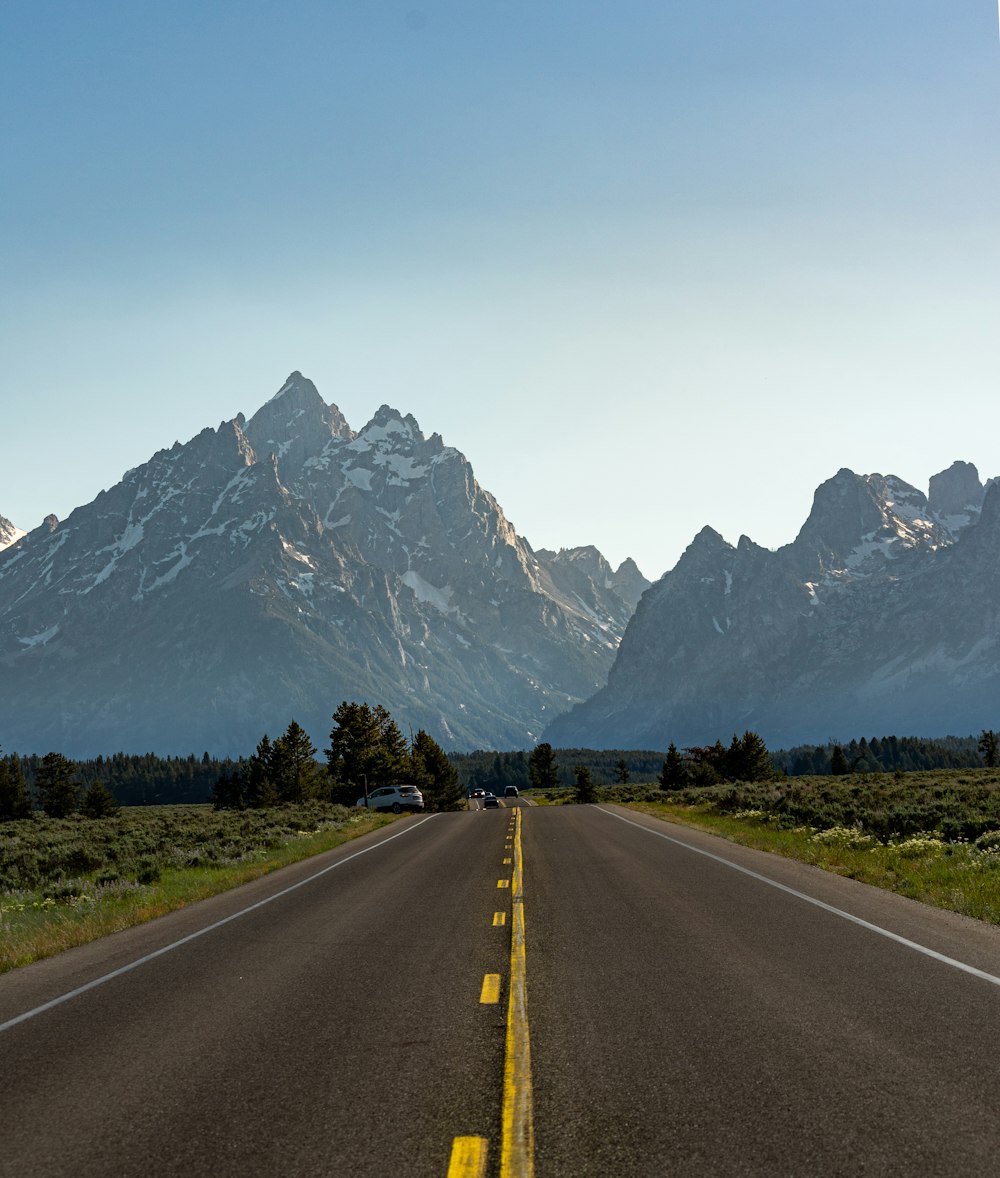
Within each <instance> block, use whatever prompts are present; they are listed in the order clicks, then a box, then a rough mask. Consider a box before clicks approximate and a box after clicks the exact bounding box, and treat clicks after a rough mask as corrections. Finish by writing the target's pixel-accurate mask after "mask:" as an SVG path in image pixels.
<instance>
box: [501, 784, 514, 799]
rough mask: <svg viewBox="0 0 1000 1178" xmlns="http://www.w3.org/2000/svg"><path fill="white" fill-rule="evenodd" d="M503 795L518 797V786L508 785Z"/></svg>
mask: <svg viewBox="0 0 1000 1178" xmlns="http://www.w3.org/2000/svg"><path fill="white" fill-rule="evenodd" d="M503 796H504V797H505V798H516V797H517V786H516V785H508V786H507V788H506V789H505V790H504V791H503Z"/></svg>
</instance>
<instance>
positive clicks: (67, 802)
mask: <svg viewBox="0 0 1000 1178" xmlns="http://www.w3.org/2000/svg"><path fill="white" fill-rule="evenodd" d="M35 788H36V789H37V790H38V798H39V801H40V802H41V805H42V809H43V810H44V811H45V813H46V814H48V816H49V817H50V818H65V817H67V815H69V814H72V813H73V812H74V811H75V810H77V809H78V807H79V805H80V785H79V783H78V782H77V780H76V766H75V765H74V764H73V762H72V761H70V760H69V759H68V758H66V757H64V756H63V755H62V753H46V754H45V756H44V757H42V760H41V763H40V764H39V766H38V772H37V773H36V774H35Z"/></svg>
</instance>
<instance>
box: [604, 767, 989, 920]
mask: <svg viewBox="0 0 1000 1178" xmlns="http://www.w3.org/2000/svg"><path fill="white" fill-rule="evenodd" d="M602 792H603V795H604V797H605V799H606V800H609V801H611V800H616V801H621V802H625V803H627V804H631V805H632V806H634V807H635V808H636V809H639V810H642V811H644V812H645V813H649V814H653V815H655V816H656V817H660V818H665V819H668V820H671V821H675V822H681V823H685V824H687V825H691V826H696V827H698V828H699V829H701V830H706V831H709V832H710V833H712V834H717V835H721V836H722V837H723V838H727V839H729V840H731V841H733V842H737V843H740V844H742V845H744V846H750V847H756V848H758V849H759V850H763V851H770V852H772V853H774V854H779V855H785V856H787V857H788V858H792V859H799V860H801V861H803V862H806V863H812V864H814V865H816V866H817V867H822V868H823V869H825V870H827V871H834V872H837V873H838V874H841V875H846V876H849V877H851V878H852V879H858V880H861V881H863V882H865V883H869V884H872V885H874V886H876V887H880V888H884V889H886V890H888V891H893V892H898V893H900V894H901V895H904V896H909V897H910V898H912V899H914V900H920V901H921V902H923V903H926V904H933V905H936V906H937V907H940V908H948V909H950V910H951V911H953V912H960V913H962V914H963V915H966V916H971V917H974V918H975V919H978V920H984V921H987V922H989V923H991V924H1000V771H998V770H996V769H943V770H931V771H927V772H920V773H896V774H849V775H846V776H843V777H829V776H827V777H794V778H781V779H778V780H776V781H771V782H730V783H726V784H722V785H713V786H707V787H703V788H697V789H680V790H670V791H663V790H652V789H650V788H649V787H636V788H632V789H629V787H622V788H620V789H617V790H606V791H602Z"/></svg>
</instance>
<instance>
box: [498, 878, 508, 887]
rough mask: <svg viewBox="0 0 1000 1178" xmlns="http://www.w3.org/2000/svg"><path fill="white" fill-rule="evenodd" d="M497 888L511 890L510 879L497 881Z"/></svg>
mask: <svg viewBox="0 0 1000 1178" xmlns="http://www.w3.org/2000/svg"><path fill="white" fill-rule="evenodd" d="M497 887H498V888H509V887H510V880H509V879H498V880H497Z"/></svg>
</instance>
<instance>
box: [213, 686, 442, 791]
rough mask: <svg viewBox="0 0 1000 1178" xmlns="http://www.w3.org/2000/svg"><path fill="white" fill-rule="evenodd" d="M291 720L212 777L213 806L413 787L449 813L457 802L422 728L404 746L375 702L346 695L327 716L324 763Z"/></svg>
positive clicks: (439, 754) (438, 754)
mask: <svg viewBox="0 0 1000 1178" xmlns="http://www.w3.org/2000/svg"><path fill="white" fill-rule="evenodd" d="M316 753H317V749H316V747H315V745H313V743H312V741H311V740H310V739H309V736H308V734H307V733H306V731H305V730H304V729H303V728H302V727H301V725H299V724H298V723H297V722H296V721H295V720H292V722H291V723H290V724H289V725H288V727H287V728H286V730H285V731H284V733H283V734H282V735H281V736H279V737H278V738H277V739H275V740H273V741H272V740H271V739H270V737H269V736H268V735H267V734H266V733H265V735H264V736H262V737H261V739H260V741H259V743H258V744H257V747H256V749H255V750H254V752H253V753H252V754H251V755H250V756H249V757H247V758H246V759H242V758H241V760H240V761H239V762H238V763H237V764H236V765H235V766H233V767H232V768H230V769H227V770H224V771H223V772H222V773H221V774H220V775H219V777H218V779H217V780H216V783H215V787H214V790H213V796H212V800H213V802H214V804H215V807H216V809H220V810H222V809H247V808H249V809H259V808H262V807H265V806H273V805H281V804H285V803H288V802H305V801H311V800H314V799H315V800H319V801H326V802H334V803H337V804H340V805H344V806H352V805H354V803H355V801H356V800H357V799H358V798H359V797H363V796H364V795H365V794H366V793H370V792H371V791H372V790H374V789H377V788H379V787H380V786H385V785H394V784H400V783H406V784H412V785H415V786H417V788H418V789H419V790H420V792H421V793H422V794H423V797H424V808H425V809H426V810H431V811H436V810H456V809H458V808H459V807H460V806H461V805H462V804H463V802H464V791H463V789H462V786H461V784H460V783H459V780H458V773H457V772H456V770H455V768H454V766H453V765H452V764H451V762H450V761H449V760H448V757H447V755H446V754H445V752H444V750H443V749H442V748H441V746H440V745H439V744H438V743H437V742H436V741H435V740H434V739H433V737H431V736H430V735H429V734H428V733H427V732H425V731H424V730H423V729H420V731H419V732H417V734H416V735H415V736H414V737H413V739H412V741H411V742H410V743H407V741H406V738H405V737H404V736H403V734H402V732H401V731H400V729H399V725H398V724H397V723H396V722H395V720H393V718H392V716H391V715H390V714H389V712H388V711H387V710H386V709H385V708H384V707H382V705H381V704H377V705H375V706H374V707H372V706H370V705H369V704H367V703H355V702H349V701H347V700H345V701H344V702H343V703H342V704H341V705H340V707H339V708H338V709H337V710H336V712H334V714H333V727H332V729H331V731H330V744H329V747H328V748H327V749H326V750H325V765H324V764H322V763H321V762H319V761H318V760H317V759H316Z"/></svg>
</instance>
